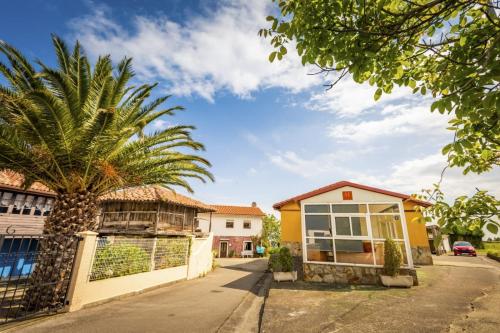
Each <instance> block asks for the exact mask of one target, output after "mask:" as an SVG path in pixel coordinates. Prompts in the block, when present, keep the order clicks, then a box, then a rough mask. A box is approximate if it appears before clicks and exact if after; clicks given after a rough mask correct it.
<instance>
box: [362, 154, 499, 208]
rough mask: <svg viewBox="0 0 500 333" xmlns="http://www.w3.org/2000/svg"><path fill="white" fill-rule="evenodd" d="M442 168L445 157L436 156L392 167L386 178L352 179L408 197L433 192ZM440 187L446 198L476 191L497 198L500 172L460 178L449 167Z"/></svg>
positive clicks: (363, 176) (459, 171)
mask: <svg viewBox="0 0 500 333" xmlns="http://www.w3.org/2000/svg"><path fill="white" fill-rule="evenodd" d="M445 166H446V157H445V156H443V155H442V154H440V153H436V154H431V155H428V156H425V157H422V158H415V159H411V160H407V161H405V162H402V163H399V164H397V165H393V166H392V167H391V168H390V173H389V174H388V175H386V176H377V175H365V174H360V175H358V176H356V177H355V178H354V179H355V180H356V181H359V182H363V183H367V184H371V185H374V186H381V187H385V188H387V189H392V190H395V191H401V192H404V193H409V194H411V193H417V192H420V190H421V189H432V188H433V187H432V185H433V184H434V183H437V182H438V181H439V178H440V174H441V171H442V170H443V168H444V167H445ZM441 187H442V190H443V192H444V193H445V195H446V196H447V198H448V199H451V198H455V197H457V196H460V195H464V194H467V195H471V194H473V193H474V192H475V189H476V188H479V189H481V190H483V189H484V190H488V191H491V194H494V195H495V196H497V197H498V196H499V195H500V190H499V189H500V170H499V169H498V168H497V169H495V170H494V171H492V172H489V173H485V174H481V175H477V174H467V175H463V174H462V170H461V169H460V168H448V169H447V170H446V171H445V174H444V177H443V182H442V184H441Z"/></svg>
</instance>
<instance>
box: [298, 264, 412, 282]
mask: <svg viewBox="0 0 500 333" xmlns="http://www.w3.org/2000/svg"><path fill="white" fill-rule="evenodd" d="M381 274H383V268H381V267H361V266H344V265H331V264H310V263H304V281H310V282H325V283H332V284H336V285H348V284H354V285H382V284H381V282H380V277H379V276H380V275H381ZM400 274H401V275H411V276H412V277H413V285H414V286H417V285H418V279H417V272H416V271H415V269H409V268H402V269H401V270H400Z"/></svg>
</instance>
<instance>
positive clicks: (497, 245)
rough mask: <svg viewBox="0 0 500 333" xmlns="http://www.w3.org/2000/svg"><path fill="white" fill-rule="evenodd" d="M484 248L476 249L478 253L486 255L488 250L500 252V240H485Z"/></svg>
mask: <svg viewBox="0 0 500 333" xmlns="http://www.w3.org/2000/svg"><path fill="white" fill-rule="evenodd" d="M483 246H484V249H476V252H477V253H478V254H484V255H486V254H487V253H488V252H497V253H500V242H483Z"/></svg>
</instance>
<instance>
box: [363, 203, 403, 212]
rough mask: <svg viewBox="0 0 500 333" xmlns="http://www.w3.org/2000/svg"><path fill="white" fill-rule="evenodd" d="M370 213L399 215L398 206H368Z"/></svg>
mask: <svg viewBox="0 0 500 333" xmlns="http://www.w3.org/2000/svg"><path fill="white" fill-rule="evenodd" d="M368 206H370V213H399V206H398V204H383V205H379V204H376V205H368Z"/></svg>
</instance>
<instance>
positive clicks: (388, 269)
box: [384, 238, 403, 276]
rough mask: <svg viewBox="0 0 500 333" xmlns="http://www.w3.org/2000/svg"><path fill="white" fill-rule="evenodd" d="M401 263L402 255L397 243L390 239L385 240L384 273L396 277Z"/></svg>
mask: <svg viewBox="0 0 500 333" xmlns="http://www.w3.org/2000/svg"><path fill="white" fill-rule="evenodd" d="M402 262H403V254H402V253H401V249H400V248H399V245H398V243H396V242H395V241H393V240H392V239H390V238H389V239H386V240H385V242H384V272H385V274H387V275H390V276H397V275H398V274H399V268H400V267H401V264H402Z"/></svg>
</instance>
